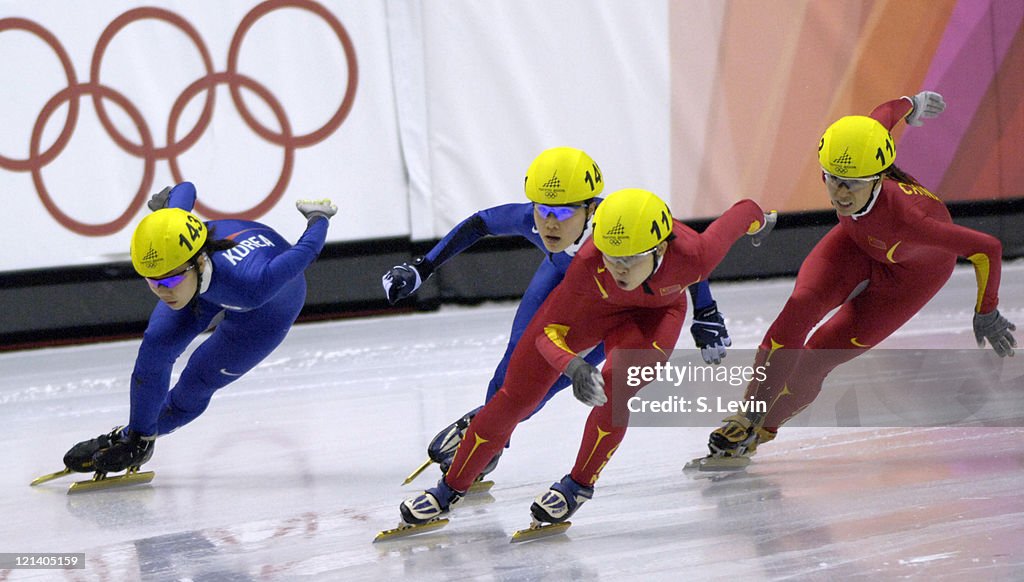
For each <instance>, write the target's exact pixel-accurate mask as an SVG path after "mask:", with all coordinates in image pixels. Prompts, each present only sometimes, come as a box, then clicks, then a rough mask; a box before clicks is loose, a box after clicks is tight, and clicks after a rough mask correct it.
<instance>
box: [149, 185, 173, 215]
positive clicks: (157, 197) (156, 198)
mask: <svg viewBox="0 0 1024 582" xmlns="http://www.w3.org/2000/svg"><path fill="white" fill-rule="evenodd" d="M170 199H171V187H170V186H168V187H166V188H164V189H163V190H161V191H159V192H157V193H156V194H153V196H151V197H150V199H149V202H147V203H146V206H148V207H149V209H150V210H152V211H153V212H156V211H157V210H160V209H161V208H167V203H168V201H170Z"/></svg>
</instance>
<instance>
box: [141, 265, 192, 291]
mask: <svg viewBox="0 0 1024 582" xmlns="http://www.w3.org/2000/svg"><path fill="white" fill-rule="evenodd" d="M195 268H196V266H195V265H194V264H193V265H189V266H188V267H187V268H186V269H185V270H184V271H182V272H180V273H178V274H177V275H170V276H167V277H160V278H159V279H153V278H150V277H146V282H147V283H149V286H150V287H152V288H154V289H156V288H157V287H166V288H167V289H174V288H175V287H177V286H178V285H181V282H182V281H184V280H185V276H186V275H187V274H188V272H189V271H191V270H192V269H195Z"/></svg>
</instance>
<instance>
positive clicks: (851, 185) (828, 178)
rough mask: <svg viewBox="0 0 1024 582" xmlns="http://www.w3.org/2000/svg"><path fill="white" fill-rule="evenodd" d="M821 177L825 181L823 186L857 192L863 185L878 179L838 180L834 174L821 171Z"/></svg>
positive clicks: (875, 177)
mask: <svg viewBox="0 0 1024 582" xmlns="http://www.w3.org/2000/svg"><path fill="white" fill-rule="evenodd" d="M821 177H822V178H824V179H825V184H828V185H829V186H833V187H835V188H838V187H840V186H846V189H847V190H857V189H858V188H863V187H864V186H865V185H867V184H870V183H871V182H874V181H875V180H877V179H878V175H877V174H876V175H874V176H868V177H867V178H840V177H839V176H836V175H835V174H829V173H828V172H826V171H825V170H822V171H821Z"/></svg>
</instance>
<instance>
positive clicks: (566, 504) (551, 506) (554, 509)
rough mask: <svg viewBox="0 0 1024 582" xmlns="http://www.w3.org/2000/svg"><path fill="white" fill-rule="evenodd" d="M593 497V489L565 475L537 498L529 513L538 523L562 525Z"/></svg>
mask: <svg viewBox="0 0 1024 582" xmlns="http://www.w3.org/2000/svg"><path fill="white" fill-rule="evenodd" d="M593 496H594V488H593V487H586V486H584V485H580V484H579V483H577V482H576V481H575V480H574V479H573V478H572V477H570V476H569V475H566V476H565V477H562V480H561V481H559V482H557V483H553V484H552V485H551V488H550V489H548V490H547V491H545V492H544V493H541V494H540V495H538V496H537V499H535V500H534V501H533V505H531V506H530V513H531V514H533V518H534V519H535V520H537V521H538V522H540V523H562V522H563V521H565V520H567V519H569V518H570V517H572V515H573V514H574V513H576V510H577V509H579V507H580V506H581V505H583V503H584V502H585V501H587V500H588V499H590V498H592V497H593Z"/></svg>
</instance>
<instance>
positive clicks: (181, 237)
mask: <svg viewBox="0 0 1024 582" xmlns="http://www.w3.org/2000/svg"><path fill="white" fill-rule="evenodd" d="M206 236H207V228H206V225H204V224H203V221H201V220H199V219H198V218H196V216H195V215H194V214H192V213H191V212H185V211H184V210H182V209H180V208H161V209H160V210H157V211H156V212H153V213H152V214H150V215H149V216H147V217H145V218H143V219H142V222H140V223H139V226H137V227H136V228H135V233H134V234H132V247H131V255H132V266H133V267H135V271H136V272H138V274H140V275H142V276H143V277H156V276H157V275H163V274H164V273H169V272H171V271H173V270H174V269H177V268H178V267H180V266H181V265H184V264H185V263H186V262H187V261H188V260H189V259H191V258H192V257H194V256H195V255H196V253H198V252H199V249H201V248H202V247H203V244H204V243H205V242H206Z"/></svg>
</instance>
